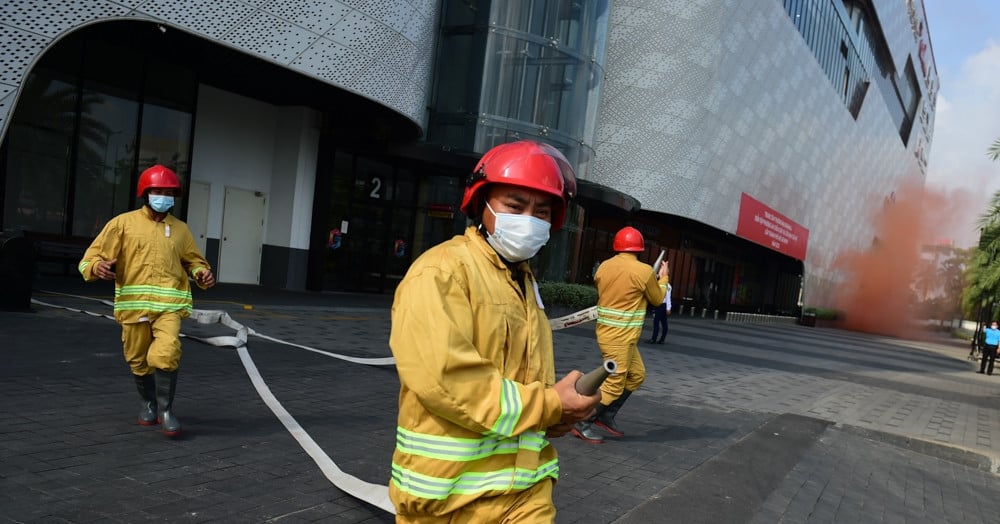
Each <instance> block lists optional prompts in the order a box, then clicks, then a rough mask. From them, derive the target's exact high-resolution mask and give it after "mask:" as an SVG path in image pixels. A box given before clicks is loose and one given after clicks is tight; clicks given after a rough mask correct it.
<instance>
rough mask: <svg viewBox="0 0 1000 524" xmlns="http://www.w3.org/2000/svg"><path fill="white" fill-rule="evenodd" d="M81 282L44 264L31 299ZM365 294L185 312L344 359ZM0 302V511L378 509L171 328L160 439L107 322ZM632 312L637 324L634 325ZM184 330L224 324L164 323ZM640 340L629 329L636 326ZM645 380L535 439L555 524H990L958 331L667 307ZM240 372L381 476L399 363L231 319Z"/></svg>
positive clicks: (367, 319)
mask: <svg viewBox="0 0 1000 524" xmlns="http://www.w3.org/2000/svg"><path fill="white" fill-rule="evenodd" d="M102 285H103V284H102V283H99V284H94V285H92V286H86V287H84V286H82V285H81V284H80V283H79V282H77V281H75V280H70V279H55V278H53V279H50V280H42V281H40V282H39V283H38V285H37V286H36V287H37V288H38V289H39V291H36V292H35V295H34V298H35V299H36V300H38V301H43V302H46V303H51V304H54V305H59V306H64V307H69V308H76V309H87V310H90V311H94V312H98V313H102V314H107V313H110V308H108V307H107V306H105V305H103V304H101V303H99V302H96V301H93V300H85V299H80V298H73V297H69V296H65V295H56V294H47V293H43V292H41V291H40V290H52V291H59V292H63V293H69V294H74V295H89V296H91V297H97V298H110V293H109V292H108V291H109V290H108V289H107V288H106V287H105V288H102V287H101V286H102ZM390 300H391V297H389V296H380V295H353V294H335V293H334V294H320V293H293V292H275V291H268V290H263V289H260V288H256V287H248V286H232V285H220V286H217V287H216V288H215V289H213V290H209V291H208V292H197V294H196V306H197V307H198V308H199V309H204V310H209V309H217V310H223V311H226V312H228V313H229V314H230V315H231V316H232V318H233V319H235V320H236V321H238V322H240V323H241V324H243V325H245V326H248V327H250V328H251V329H253V330H254V331H256V332H257V333H260V334H263V335H267V336H269V337H273V339H279V340H283V341H287V342H291V343H295V344H298V345H300V346H306V347H309V348H313V349H316V350H320V351H325V352H330V353H336V354H340V355H347V356H350V357H357V358H380V357H387V356H390V353H389V350H388V347H387V340H388V333H389V311H388V308H389V305H390ZM32 309H33V311H32V312H0V348H2V349H0V353H2V355H3V358H4V360H3V366H0V420H2V421H3V423H2V424H0V522H145V521H153V522H168V521H169V522H177V521H184V522H218V521H225V522H281V523H285V522H307V521H308V522H313V521H322V522H344V523H361V522H392V516H391V515H390V514H389V513H387V512H385V511H383V510H382V509H380V508H378V507H376V506H373V505H371V504H367V503H364V502H361V501H359V500H358V499H356V498H354V497H352V496H350V495H347V494H345V493H344V492H343V491H341V490H339V489H337V488H335V487H334V486H333V485H332V484H331V482H330V480H328V478H327V477H326V476H324V472H323V470H321V467H320V466H319V465H317V462H316V460H314V458H311V457H310V455H309V454H307V453H306V451H304V450H303V447H302V445H301V444H300V441H299V440H296V437H295V436H293V435H292V434H291V433H290V432H289V431H288V430H287V429H286V427H285V426H284V425H283V423H282V421H281V420H279V419H278V418H277V417H276V416H275V415H274V413H273V412H272V410H271V409H270V408H269V407H268V405H267V404H265V402H264V400H262V397H261V395H260V394H259V393H258V390H257V389H255V387H254V384H253V383H252V382H251V380H250V378H248V372H247V371H246V368H245V364H246V361H245V360H241V356H240V354H239V353H238V352H237V351H236V350H235V349H233V348H231V347H215V346H210V345H207V344H203V343H200V342H197V341H195V340H187V341H186V342H185V344H184V360H183V362H184V363H183V366H182V369H181V374H180V379H179V383H178V393H177V399H176V401H175V405H176V409H177V411H178V414H179V416H180V418H181V420H182V422H183V423H184V435H183V437H182V438H180V439H176V440H170V439H166V438H164V437H163V436H162V435H161V434H160V433H159V432H158V431H157V430H156V429H155V428H144V427H141V426H138V425H137V424H135V422H134V416H135V415H134V414H135V412H136V410H137V407H138V402H137V398H136V393H135V391H134V385H133V384H132V382H131V379H130V378H129V377H128V369H127V367H126V366H125V364H124V362H123V361H122V358H121V350H120V341H119V331H118V327H117V325H116V324H115V323H114V322H113V321H111V320H108V319H106V318H104V317H102V316H90V315H85V314H82V313H77V312H72V311H68V310H65V309H59V308H56V307H48V306H42V305H35V306H33V308H32ZM650 329H651V328H650ZM184 331H185V333H187V334H189V335H192V336H198V337H209V336H216V335H231V334H232V330H228V329H226V328H223V327H222V326H219V325H201V324H197V323H194V322H186V323H185V325H184ZM646 334H647V335H648V334H649V333H648V330H647V333H646ZM555 344H556V363H557V367H558V369H557V372H558V374H560V375H561V374H563V373H565V372H566V371H568V370H570V369H573V368H576V369H581V370H583V371H589V370H590V369H593V368H594V367H596V366H597V365H599V364H600V356H599V354H598V351H597V347H596V344H595V342H594V337H593V324H587V325H583V326H578V327H574V328H570V329H567V330H562V331H559V332H556V334H555ZM640 348H641V349H642V351H643V358H644V360H645V364H646V368H647V370H648V373H649V377H648V379H647V382H646V384H645V385H644V386H643V388H642V389H640V390H639V391H638V392H637V393H636V394H635V395H633V397H632V399H630V400H629V403H628V404H627V405H626V406H625V408H624V409H623V411H622V412H621V413H620V414H619V416H618V418H619V422H620V423H621V425H622V426H624V428H625V429H626V431H627V433H628V436H626V437H624V438H622V439H609V441H608V442H607V443H605V444H603V445H600V446H592V445H587V444H585V443H583V442H582V441H580V440H577V439H574V438H572V437H567V438H562V439H558V440H555V441H554V444H555V445H556V447H557V448H558V449H559V452H560V457H561V477H560V481H559V483H558V484H557V486H556V492H555V499H556V504H557V506H558V508H559V516H558V519H557V520H558V522H560V523H574V522H586V523H598V522H684V523H689V522H713V523H720V522H723V523H724V522H731V523H748V522H752V523H761V524H763V523H773V522H782V521H783V522H795V523H799V522H850V523H852V524H854V523H857V522H862V523H864V522H935V523H937V522H963V523H966V522H969V523H975V522H983V523H986V522H990V523H992V522H996V521H997V519H998V515H1000V477H998V476H997V474H996V470H997V466H996V465H997V464H998V463H1000V402H998V401H1000V375H998V376H992V377H991V376H985V375H979V374H976V373H974V372H973V371H974V368H973V366H974V364H973V363H972V362H969V361H968V360H966V355H967V354H968V347H967V346H966V345H964V344H961V343H957V342H956V343H953V344H952V343H947V341H945V343H931V342H909V341H903V340H899V339H893V338H887V337H878V336H871V335H865V334H858V333H850V332H844V331H839V330H833V329H824V328H807V327H801V326H781V325H769V326H757V325H748V324H726V323H723V322H717V321H713V320H711V319H700V318H696V319H692V318H680V317H678V318H674V319H672V320H671V325H670V334H669V335H668V337H667V344H665V345H655V344H654V345H648V344H645V343H642V344H641V345H640ZM246 355H247V357H249V359H251V361H252V363H253V365H254V366H255V368H256V369H257V370H258V371H259V373H260V380H261V382H262V383H264V384H266V387H267V389H268V390H269V391H270V392H271V393H272V394H273V396H274V398H275V399H276V400H277V401H278V402H280V404H281V406H282V408H283V409H285V410H287V412H288V414H289V416H290V417H293V419H294V422H295V423H297V424H298V425H299V426H300V427H301V428H302V433H304V434H307V435H308V436H309V437H310V438H311V440H312V441H313V442H314V443H315V445H316V447H317V449H319V450H320V452H321V453H323V454H324V456H327V457H329V460H331V461H332V462H333V463H335V464H336V466H337V467H339V468H340V469H341V470H343V471H344V472H345V473H347V474H350V475H353V476H355V477H357V478H358V479H360V480H362V481H366V482H369V483H372V484H375V485H381V486H384V485H385V483H386V482H387V479H388V476H389V475H388V471H389V461H390V457H391V454H392V448H393V445H394V437H395V409H396V404H395V401H396V394H397V390H398V380H397V378H396V374H395V371H394V369H393V368H392V367H391V366H366V365H360V364H355V363H351V362H347V361H345V360H342V359H338V358H330V357H329V356H327V355H324V354H322V353H318V352H315V351H307V350H305V349H302V348H299V347H292V346H288V345H284V344H280V343H277V342H274V341H273V340H270V339H267V338H262V337H256V336H250V337H249V339H248V344H247V351H246Z"/></svg>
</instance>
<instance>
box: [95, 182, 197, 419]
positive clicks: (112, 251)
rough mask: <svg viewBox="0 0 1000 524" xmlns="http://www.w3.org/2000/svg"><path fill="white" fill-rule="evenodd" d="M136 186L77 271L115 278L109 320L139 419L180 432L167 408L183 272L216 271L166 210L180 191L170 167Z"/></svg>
mask: <svg viewBox="0 0 1000 524" xmlns="http://www.w3.org/2000/svg"><path fill="white" fill-rule="evenodd" d="M137 193H138V194H137V196H138V197H139V198H142V199H143V201H144V202H145V205H144V206H143V207H142V208H141V209H137V210H135V211H130V212H127V213H122V214H121V215H118V216H116V217H114V218H112V219H111V220H110V221H109V222H108V223H107V224H106V225H105V226H104V229H102V230H101V232H100V233H99V234H98V235H97V238H95V239H94V241H93V243H91V244H90V247H89V248H87V251H86V252H85V253H84V255H83V259H82V260H81V261H80V266H79V270H80V274H81V275H83V278H84V280H86V281H87V282H93V281H95V280H98V279H101V280H114V281H115V307H114V312H115V320H117V321H118V323H119V324H121V327H122V345H123V348H124V353H125V361H126V362H127V363H128V365H129V367H130V368H131V370H132V375H133V376H134V379H135V384H136V387H137V388H138V390H139V396H140V397H141V398H142V406H141V408H140V410H139V424H142V425H144V426H152V425H155V424H157V423H159V424H161V429H162V430H163V433H164V434H166V435H167V436H170V437H174V436H177V435H179V434H180V432H181V424H180V421H179V420H178V419H177V417H176V415H174V412H173V409H172V408H173V401H174V392H175V390H176V388H177V369H178V368H179V367H180V360H181V342H180V329H181V319H183V318H185V317H187V316H189V315H190V314H191V308H192V305H193V303H192V299H191V286H190V285H189V283H188V275H191V276H192V277H193V278H194V279H195V282H196V283H197V284H198V286H199V287H201V288H202V289H206V288H209V287H212V286H213V285H215V277H214V276H213V275H212V271H211V268H210V266H209V264H208V262H207V261H206V260H205V257H204V256H202V254H201V252H200V251H199V250H198V246H197V245H196V244H195V242H194V238H193V237H192V235H191V231H190V229H188V227H187V224H185V223H184V222H182V221H181V220H179V219H177V218H175V217H174V216H173V215H171V214H169V211H170V208H171V207H173V205H174V199H175V198H177V197H180V196H181V194H182V192H181V184H180V179H179V178H178V177H177V174H176V173H174V172H173V171H172V170H170V169H169V168H166V167H164V166H161V165H155V166H152V167H150V168H149V169H146V170H145V171H143V172H142V175H140V177H139V184H138V192H137Z"/></svg>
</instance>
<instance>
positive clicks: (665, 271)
mask: <svg viewBox="0 0 1000 524" xmlns="http://www.w3.org/2000/svg"><path fill="white" fill-rule="evenodd" d="M669 275H670V261H669V260H664V261H663V263H662V264H660V272H659V274H657V275H656V278H658V279H660V280H663V279H664V278H666V277H667V276H669Z"/></svg>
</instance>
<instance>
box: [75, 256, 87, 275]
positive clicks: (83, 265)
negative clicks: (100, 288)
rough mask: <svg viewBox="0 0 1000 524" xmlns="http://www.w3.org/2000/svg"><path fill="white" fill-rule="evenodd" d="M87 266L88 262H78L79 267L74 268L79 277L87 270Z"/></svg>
mask: <svg viewBox="0 0 1000 524" xmlns="http://www.w3.org/2000/svg"><path fill="white" fill-rule="evenodd" d="M89 265H90V261H89V260H84V261H83V262H80V265H79V266H76V270H77V271H79V272H80V274H81V275H83V274H84V273H83V272H84V271H86V270H87V266H89Z"/></svg>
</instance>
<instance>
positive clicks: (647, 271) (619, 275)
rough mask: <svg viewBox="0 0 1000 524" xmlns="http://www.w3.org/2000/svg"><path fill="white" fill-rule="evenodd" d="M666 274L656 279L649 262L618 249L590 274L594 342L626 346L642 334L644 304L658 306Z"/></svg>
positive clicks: (634, 341) (667, 278)
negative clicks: (593, 295) (594, 303)
mask: <svg viewBox="0 0 1000 524" xmlns="http://www.w3.org/2000/svg"><path fill="white" fill-rule="evenodd" d="M668 280H669V276H666V277H664V278H663V279H662V280H660V281H657V280H656V274H654V273H653V268H652V266H650V265H649V264H646V263H643V262H640V261H639V259H638V258H636V256H635V253H629V252H622V253H618V254H617V255H615V256H613V257H611V258H609V259H607V260H605V261H604V262H602V263H601V265H600V266H598V268H597V273H595V274H594V284H596V286H597V328H596V333H597V343H598V344H600V345H618V346H629V345H633V344H636V343H637V342H638V341H639V337H641V336H642V326H643V324H644V323H645V320H646V307H647V305H654V306H657V305H660V304H662V303H663V297H664V295H665V294H666V293H667V282H668Z"/></svg>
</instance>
